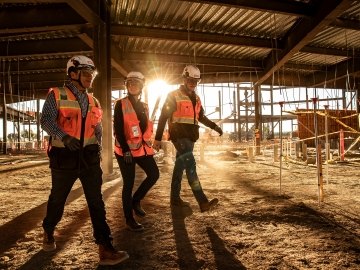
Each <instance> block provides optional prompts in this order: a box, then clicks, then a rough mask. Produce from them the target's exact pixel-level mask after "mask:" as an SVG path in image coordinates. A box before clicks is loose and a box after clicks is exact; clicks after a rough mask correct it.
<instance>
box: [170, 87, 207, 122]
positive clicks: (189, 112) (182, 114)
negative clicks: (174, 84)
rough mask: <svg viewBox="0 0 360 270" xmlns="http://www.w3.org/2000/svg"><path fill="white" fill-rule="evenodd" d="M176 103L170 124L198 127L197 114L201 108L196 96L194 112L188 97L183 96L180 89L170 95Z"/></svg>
mask: <svg viewBox="0 0 360 270" xmlns="http://www.w3.org/2000/svg"><path fill="white" fill-rule="evenodd" d="M170 95H172V96H173V97H174V98H175V101H176V111H175V112H174V113H173V114H172V117H171V123H172V124H173V123H182V124H192V125H199V121H198V120H199V113H200V108H201V101H200V98H199V96H198V95H196V104H195V110H194V106H193V104H192V102H191V99H190V98H189V96H188V95H186V94H184V93H183V91H181V89H178V90H175V91H173V92H171V93H170Z"/></svg>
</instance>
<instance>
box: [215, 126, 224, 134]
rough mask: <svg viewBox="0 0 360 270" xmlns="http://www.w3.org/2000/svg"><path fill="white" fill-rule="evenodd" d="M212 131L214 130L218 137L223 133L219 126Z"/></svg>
mask: <svg viewBox="0 0 360 270" xmlns="http://www.w3.org/2000/svg"><path fill="white" fill-rule="evenodd" d="M214 130H215V131H216V132H217V133H219V136H221V135H223V131H222V129H221V128H220V127H219V126H216V127H215V128H214Z"/></svg>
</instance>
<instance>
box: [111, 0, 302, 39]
mask: <svg viewBox="0 0 360 270" xmlns="http://www.w3.org/2000/svg"><path fill="white" fill-rule="evenodd" d="M113 2H114V4H113V5H112V7H113V9H112V20H113V23H115V24H122V25H134V26H135V25H136V26H148V27H160V28H161V27H164V26H166V28H170V29H179V30H188V29H189V30H192V31H198V32H208V33H218V34H230V35H246V36H251V37H263V38H274V37H282V36H284V34H285V33H286V32H287V31H288V30H289V29H290V28H291V27H292V25H293V24H294V22H295V20H296V17H295V16H288V15H282V14H272V13H269V12H261V11H254V10H244V9H238V8H233V7H225V6H218V5H210V4H200V3H190V2H185V1H174V0H163V1H155V0H151V1H141V0H132V1H120V0H117V1H113ZM124 2H126V3H127V5H126V4H125V3H124Z"/></svg>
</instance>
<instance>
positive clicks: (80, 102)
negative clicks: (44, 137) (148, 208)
mask: <svg viewBox="0 0 360 270" xmlns="http://www.w3.org/2000/svg"><path fill="white" fill-rule="evenodd" d="M66 72H67V75H68V81H67V82H66V83H65V86H64V87H55V88H50V90H49V93H48V95H47V98H46V100H45V103H44V106H43V110H42V116H41V127H42V128H43V129H44V130H45V131H46V132H47V133H48V134H49V135H50V136H51V137H50V149H49V151H48V155H49V159H50V169H51V176H52V188H51V193H50V196H49V200H48V204H47V213H46V216H45V218H44V220H43V224H42V226H43V228H44V238H43V250H44V251H52V250H55V249H56V243H55V239H54V230H55V227H56V225H57V224H58V222H59V221H60V220H61V217H62V215H63V212H64V205H65V202H66V198H67V197H68V195H69V192H70V191H71V188H72V186H73V185H74V183H75V181H76V180H77V178H79V179H80V181H81V184H82V187H83V190H84V194H85V198H86V201H87V204H88V207H89V212H90V217H91V222H92V225H93V236H94V238H95V243H96V244H98V246H99V257H100V262H99V264H100V265H115V264H118V263H120V262H122V261H124V260H126V259H127V258H129V255H128V254H127V253H126V252H125V251H116V250H115V249H114V247H113V245H112V243H111V242H112V237H111V232H110V228H109V226H108V224H107V222H106V212H105V205H104V201H103V198H102V194H101V185H102V170H101V167H100V150H101V147H100V146H101V137H102V126H101V119H102V110H101V107H100V104H99V102H98V100H97V99H95V97H93V95H92V94H89V93H88V92H87V91H88V89H89V88H90V87H91V85H92V83H93V80H94V79H95V77H96V68H95V65H94V63H93V61H92V60H91V59H90V58H88V57H86V56H82V55H78V56H74V57H71V59H70V60H69V61H68V62H67V67H66Z"/></svg>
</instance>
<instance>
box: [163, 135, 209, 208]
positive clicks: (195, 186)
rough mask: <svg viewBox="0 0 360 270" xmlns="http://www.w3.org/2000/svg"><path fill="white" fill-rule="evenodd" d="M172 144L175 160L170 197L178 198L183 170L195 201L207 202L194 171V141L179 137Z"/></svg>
mask: <svg viewBox="0 0 360 270" xmlns="http://www.w3.org/2000/svg"><path fill="white" fill-rule="evenodd" d="M173 144H174V146H175V148H176V161H175V166H174V171H173V175H172V179H171V195H170V197H171V199H172V200H174V199H175V200H176V199H179V198H180V191H181V180H182V176H183V172H184V170H185V172H186V176H187V179H188V183H189V185H190V187H191V190H192V192H193V194H194V196H195V199H196V200H197V202H198V203H199V204H200V203H204V202H207V201H208V199H207V198H206V196H205V194H204V191H203V190H202V187H201V184H200V181H199V177H198V175H197V173H196V162H195V158H194V154H193V150H194V142H193V141H191V140H189V139H187V138H181V139H177V140H176V141H175V142H173Z"/></svg>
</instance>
